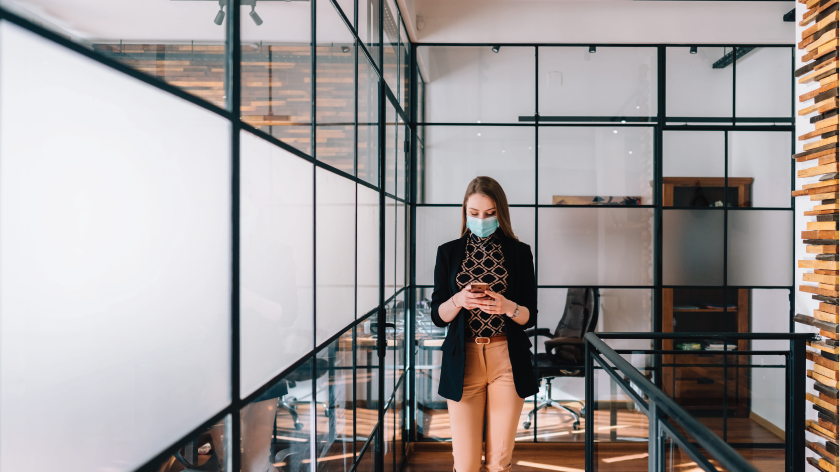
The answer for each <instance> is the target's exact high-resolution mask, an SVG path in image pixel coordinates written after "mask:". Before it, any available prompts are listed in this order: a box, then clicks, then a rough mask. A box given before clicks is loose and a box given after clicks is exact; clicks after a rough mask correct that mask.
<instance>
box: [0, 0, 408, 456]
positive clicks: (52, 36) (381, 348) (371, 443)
mask: <svg viewBox="0 0 840 472" xmlns="http://www.w3.org/2000/svg"><path fill="white" fill-rule="evenodd" d="M223 1H226V5H225V6H226V7H227V18H226V22H225V36H226V39H225V54H224V57H225V86H224V89H225V95H226V97H227V100H226V106H225V108H222V107H219V106H217V105H215V104H213V103H210V102H208V101H206V100H204V99H202V98H199V97H197V96H195V95H192V94H190V93H188V92H186V91H184V90H182V89H180V88H178V87H176V86H173V85H171V84H169V83H167V82H165V81H163V80H159V79H157V78H155V77H153V76H150V75H147V74H145V73H143V72H140V71H138V70H136V69H134V68H132V67H130V66H128V65H125V64H123V63H121V62H119V61H118V60H116V59H114V58H113V57H108V56H106V55H102V54H100V53H97V52H94V51H93V50H91V49H89V48H87V47H85V46H83V45H80V44H78V43H75V42H73V41H72V40H70V39H68V38H66V37H64V36H62V35H60V34H58V33H56V32H54V31H52V30H50V29H47V28H45V27H43V26H41V25H39V24H36V23H35V22H33V21H30V20H29V19H27V18H23V17H21V16H19V15H17V14H15V13H14V12H12V11H9V10H8V9H6V8H3V7H0V22H3V21H5V22H8V23H11V24H14V25H17V26H19V27H21V28H23V29H25V30H27V31H29V32H30V33H34V34H35V35H38V36H40V37H41V38H43V39H46V40H48V41H51V42H53V43H56V44H58V45H60V46H63V47H65V48H67V49H69V50H71V51H73V52H75V53H78V54H81V55H83V56H85V57H86V58H88V59H90V60H93V61H96V62H98V63H99V64H102V65H104V66H107V67H109V68H111V69H114V70H117V71H119V72H121V73H123V74H126V75H128V76H131V77H133V78H134V79H137V80H139V81H142V82H144V83H146V84H148V85H150V86H153V87H155V88H157V89H159V90H161V91H163V92H166V93H168V94H171V95H174V96H176V97H178V98H181V99H183V100H186V101H188V102H190V103H192V104H193V105H197V106H199V107H201V108H203V109H205V110H207V111H210V112H212V113H214V114H215V115H217V116H220V117H222V118H224V119H226V120H228V121H229V123H230V133H231V134H230V143H231V148H230V166H231V182H230V191H231V214H230V218H231V219H230V221H231V236H232V245H231V272H230V281H231V297H230V316H231V317H230V322H231V324H230V334H231V338H230V347H231V359H230V361H231V371H230V385H231V391H230V395H231V402H230V404H229V405H227V406H226V407H225V408H223V409H222V410H220V411H218V412H217V413H215V414H214V415H212V417H210V418H208V419H207V420H206V421H205V422H204V423H202V424H201V425H199V426H198V427H196V428H195V429H193V430H192V431H190V432H189V433H188V434H186V435H184V436H183V437H182V438H181V439H179V440H178V441H175V442H174V443H173V444H171V445H170V446H168V447H166V448H165V449H164V450H162V451H160V452H159V453H158V454H156V455H155V456H154V457H153V458H151V459H150V460H148V461H147V462H146V463H145V464H143V465H141V466H140V467H139V468H138V469H136V470H141V471H146V470H148V471H152V470H154V471H157V470H158V469H159V465H160V463H161V462H162V461H163V460H165V459H167V458H169V457H171V456H172V455H173V454H174V453H175V452H177V451H178V450H179V449H181V448H182V447H183V446H184V445H185V444H187V443H188V442H189V441H190V440H191V439H192V438H193V437H195V436H196V435H197V434H199V433H200V432H202V431H205V430H207V428H209V427H210V426H212V425H213V424H216V423H217V422H219V421H220V420H223V419H225V418H229V420H230V432H231V443H230V446H231V447H230V451H231V453H230V456H229V457H230V462H229V465H230V467H231V470H239V469H240V468H241V459H242V457H241V456H242V448H241V447H239V443H240V439H241V423H240V411H241V409H242V407H244V406H245V405H247V404H248V403H250V402H251V401H252V400H254V399H255V398H257V397H258V396H259V395H260V394H262V393H263V392H265V391H266V390H268V388H270V387H271V386H272V385H274V384H275V383H276V382H278V381H280V380H282V379H283V378H284V377H285V376H287V375H288V374H289V373H291V372H293V371H294V370H295V369H297V368H299V367H301V366H302V365H304V364H305V363H306V362H307V361H310V360H313V359H314V358H315V356H317V355H318V354H319V353H320V352H321V351H322V350H324V349H327V348H329V346H330V344H331V343H333V342H334V341H335V340H337V339H338V338H339V337H340V336H342V335H346V334H347V333H348V331H349V332H352V337H353V351H354V355H353V380H354V383H355V381H356V367H357V366H356V355H355V352H356V328H357V327H358V326H360V325H361V324H362V323H365V322H367V321H369V320H372V319H375V318H377V317H378V318H379V320H381V321H382V322H379V323H376V327H377V330H378V331H377V335H378V349H377V351H378V361H377V365H375V366H372V367H373V368H376V369H379V375H378V378H379V379H380V380H379V385H378V386H377V388H378V394H379V396H378V397H377V398H378V399H379V400H378V405H377V409H378V412H379V417H378V422H377V423H376V425H375V426H374V428H373V432H372V433H371V434H370V436H369V437H368V438H367V441H365V442H364V444H363V445H362V446H361V447H359V448H358V450H357V448H356V441H355V433H356V421H355V416H356V415H355V414H354V415H353V417H354V423H353V434H354V441H353V444H354V446H353V447H354V454H355V460H354V463H353V466H352V469H351V470H355V469H356V467H357V466H358V465H359V463H360V462H361V461H362V459H366V454H374V455H375V460H376V470H379V471H382V470H385V469H384V467H385V464H383V462H382V461H383V450H384V440H385V438H384V434H383V433H384V431H383V428H384V425H385V421H384V415H385V414H387V413H389V412H391V413H393V412H394V408H393V406H394V404H395V401H396V400H397V399H396V394H397V392H399V391H400V388H402V392H403V395H404V398H403V405H404V408H406V407H407V406H408V404H407V403H406V402H405V398H407V396H408V389H409V388H410V387H409V386H408V378H409V376H410V369H411V366H410V365H405V366H404V367H405V369H404V371H403V373H402V375H401V376H400V378H397V379H395V384H394V389H393V392H392V393H391V395H390V397H389V398H388V399H384V400H383V398H382V397H383V396H384V379H386V378H387V375H386V372H385V371H386V369H387V368H388V366H386V365H385V357H384V356H385V349H386V348H385V344H386V339H387V335H386V323H385V316H386V315H385V313H386V307H388V306H389V305H394V303H395V301H396V300H397V299H398V298H400V297H405V294H406V293H410V291H411V290H410V287H409V286H408V285H407V284H406V286H404V287H402V288H400V289H399V290H395V293H394V294H393V295H391V296H389V297H388V298H387V299H385V286H386V283H387V282H386V280H385V235H386V231H385V225H386V215H385V209H386V205H385V202H386V197H387V198H390V199H391V200H392V201H394V202H395V203H396V202H399V203H401V204H403V205H405V206H404V207H403V208H404V210H405V212H406V216H405V218H404V224H405V228H404V231H403V235H404V237H405V240H406V241H405V244H404V247H405V258H406V261H405V264H404V265H403V267H404V268H405V269H406V270H407V269H408V267H409V262H408V259H409V256H408V252H409V243H408V241H409V237H410V235H409V233H408V229H409V227H408V224H409V223H410V217H409V215H408V212H409V201H408V198H407V197H408V196H409V195H410V192H409V191H408V189H409V185H408V184H409V182H410V180H409V178H408V176H409V175H410V173H409V172H410V166H409V163H408V157H407V152H406V150H405V149H403V147H402V146H398V143H396V139H397V136H399V133H396V135H397V136H394V140H395V142H394V152H395V156H393V158H394V159H399V158H402V159H403V160H404V163H403V165H402V169H403V170H404V171H405V172H406V174H405V176H404V178H405V180H404V182H406V194H405V195H402V196H400V195H394V194H392V193H388V192H386V166H385V163H386V160H387V159H389V158H390V157H389V156H386V155H385V153H386V151H387V147H386V146H385V142H386V133H387V129H388V127H389V126H394V127H396V126H398V125H399V122H400V120H401V122H402V123H403V124H404V126H405V130H406V134H405V135H406V136H407V135H408V129H409V128H408V124H409V123H410V118H409V111H408V110H404V109H403V107H402V106H401V104H400V101H399V100H398V99H397V93H398V92H399V91H396V90H391V89H390V86H389V85H388V83H387V81H386V79H385V75H384V74H385V72H384V49H385V47H384V46H385V44H384V40H385V34H384V27H383V11H384V9H385V2H386V1H388V0H372V3H375V4H376V5H377V6H378V8H379V12H378V15H377V16H378V22H379V24H378V25H376V30H377V32H378V35H379V36H378V38H376V40H377V41H378V42H377V43H376V47H377V48H378V49H376V52H377V56H378V57H377V58H374V57H373V55H372V54H371V52H370V51H369V50H368V48H367V46H366V45H365V41H364V40H363V39H362V38H360V37H359V34H358V31H357V26H358V24H357V22H355V21H351V20H350V19H348V14H345V12H344V11H343V10H342V8H341V6H340V5H339V3H338V2H337V1H336V0H310V21H311V24H310V38H311V39H310V61H311V62H310V66H311V75H310V77H311V78H312V80H311V82H310V87H311V90H310V94H311V115H312V123H311V129H310V140H311V142H312V143H313V145H312V147H311V155H310V154H307V153H305V152H302V151H300V150H298V149H296V148H295V147H293V146H291V145H289V144H287V143H285V142H283V141H281V140H279V139H277V138H276V137H274V136H272V135H271V134H269V133H266V132H265V131H262V130H260V129H257V128H255V127H254V126H252V125H250V124H248V123H247V122H245V121H243V120H242V119H241V115H240V102H241V82H242V79H241V74H240V70H241V61H242V57H241V39H240V38H241V36H240V21H241V20H240V19H241V17H242V15H241V7H242V6H244V5H245V3H244V2H243V1H242V0H223ZM316 1H318V2H326V3H329V4H330V5H332V6H333V7H334V8H335V10H336V13H337V14H338V15H339V16H340V17H341V20H342V21H343V22H344V24H345V26H346V27H347V28H348V30H349V31H350V32H351V34H352V35H353V39H354V43H355V54H354V59H353V60H354V63H355V64H354V79H353V80H354V110H355V118H354V122H353V124H354V151H353V152H354V154H353V164H354V166H353V173H352V174H350V173H348V172H345V171H343V170H341V169H338V168H336V167H334V166H332V165H330V164H328V163H326V162H324V161H321V160H318V156H317V150H316V146H315V145H314V143H315V133H316V129H317V127H318V126H319V123H318V122H317V121H316V94H317V91H316V86H315V84H316V81H315V75H316V74H317V68H316V63H317V59H318V56H317V53H316V44H317V38H316V31H317V28H316V24H317V15H316V11H317V8H316ZM361 1H363V0H358V1H356V2H353V8H354V10H355V11H353V12H348V13H352V15H353V18H354V19H355V18H358V13H359V12H358V10H359V2H361ZM394 14H395V18H394V19H395V21H396V24H397V29H398V32H397V34H398V35H402V31H405V27H404V22H403V18H402V13H401V12H400V11H399V8H398V7H397V11H396V12H394ZM397 42H398V44H397V64H398V67H397V69H398V84H402V82H400V81H399V80H400V78H401V76H400V73H401V72H399V71H400V67H399V64H400V61H401V60H402V59H403V58H402V57H401V52H400V45H405V47H406V50H407V51H412V50H413V49H412V46H411V41H410V39H409V38H402V37H398V39H397ZM360 55H363V56H364V57H365V58H366V60H368V61H369V62H370V66H371V68H372V69H373V71H374V72H375V75H376V82H378V88H377V90H378V92H377V96H376V100H377V104H378V105H377V108H378V115H379V121H378V122H377V126H378V142H379V151H378V170H377V172H378V177H377V185H374V184H371V183H369V182H367V181H366V180H364V179H361V178H359V177H358V172H357V161H358V145H357V140H358V133H357V130H358V126H359V117H358V97H359V83H358V82H359V80H358V70H359V67H358V64H359V56H360ZM409 59H411V58H409ZM363 60H364V59H363ZM406 65H407V69H408V70H413V67H412V66H411V65H410V64H406ZM411 83H412V82H409V84H411ZM398 86H402V85H398ZM409 93H413V91H412V90H411V89H410V88H409ZM408 103H412V102H411V101H409V102H408ZM387 105H390V106H391V107H392V108H393V110H394V112H395V118H396V117H398V118H399V119H398V120H397V122H396V123H388V122H386V116H387V115H386V113H385V110H386V106H387ZM323 125H324V126H328V125H330V123H324V124H323ZM240 131H247V132H249V133H251V134H253V135H255V136H258V137H260V138H262V139H263V140H265V141H267V142H269V143H271V144H273V145H275V146H277V147H279V148H282V149H283V150H285V151H287V152H289V153H291V154H293V155H295V156H297V157H299V158H301V159H304V160H306V161H307V162H309V163H311V164H313V168H312V179H313V193H312V195H311V196H309V197H310V198H311V199H312V203H313V214H312V218H313V220H312V221H313V238H314V224H315V212H316V209H315V207H316V205H315V204H314V203H315V192H316V191H317V190H316V188H315V175H316V171H317V169H318V168H321V169H323V170H326V171H329V172H331V173H333V174H337V175H339V176H341V177H344V178H346V179H348V180H350V181H352V182H354V183H356V184H358V185H361V186H364V187H367V188H369V189H371V190H374V191H376V192H377V193H378V194H379V262H378V265H379V303H378V306H377V307H376V308H374V309H373V310H371V311H369V312H367V313H363V314H359V313H356V314H355V320H354V321H353V322H352V323H350V324H349V325H348V326H346V327H343V328H342V329H341V330H340V331H339V332H337V333H335V334H334V335H333V336H331V337H330V338H329V339H327V340H326V341H324V342H322V343H320V344H317V341H316V340H315V334H314V333H315V327H316V323H317V315H316V313H317V311H313V316H312V323H313V326H312V329H313V346H312V349H311V350H310V352H309V353H307V354H306V355H305V356H303V357H302V358H301V359H299V360H298V361H296V362H295V363H294V364H292V365H291V366H289V367H288V368H286V369H284V370H283V371H282V372H281V373H279V374H277V375H276V376H274V377H273V378H271V379H270V380H269V381H267V382H266V383H265V384H263V386H261V387H260V388H258V389H257V390H256V391H254V392H253V393H251V394H249V395H247V396H245V397H241V394H240V393H241V392H240V324H239V321H240V313H239V245H240V233H239V218H240V214H239V210H240V182H239V178H240V147H239V142H240ZM397 169H400V166H399V165H397V166H396V169H394V176H393V178H394V181H395V182H397V180H398V179H397V176H396V172H397ZM357 188H358V187H357ZM395 188H396V187H395ZM395 206H397V208H399V206H398V205H395ZM395 211H396V209H395ZM396 221H399V220H398V219H397V220H396ZM396 221H395V222H394V225H395V228H394V230H395V233H394V234H395V237H396V235H397V234H399V232H397V231H396V224H397V223H396ZM356 226H357V227H358V220H357V223H356ZM354 231H357V229H355V230H354ZM394 246H395V247H394V251H395V254H394V256H395V257H396V256H397V254H396V251H397V247H398V245H397V244H395V245H394ZM316 258H317V247H316V245H315V244H314V241H313V276H312V277H313V279H312V284H313V287H315V286H316V279H315V277H316V275H315V270H316V268H315V262H316ZM395 260H396V259H395ZM356 265H358V260H356ZM408 278H409V277H408V274H406V275H405V279H404V280H405V281H406V282H407V281H408ZM391 283H393V284H394V286H395V287H396V280H394V281H391ZM355 286H356V290H358V282H356V283H355ZM405 298H408V297H405ZM312 301H313V306H315V305H314V304H315V302H316V300H315V293H314V291H313V300H312ZM354 307H355V301H354ZM354 309H355V308H354ZM314 310H317V306H315V308H314ZM405 313H406V314H407V313H408V312H407V311H406V312H405ZM405 325H406V326H407V327H408V326H410V323H407V322H406V323H405ZM412 336H413V335H412ZM408 337H409V332H408V331H407V332H406V338H408ZM395 362H398V360H396V359H395ZM311 366H312V370H313V372H312V392H313V402H314V401H315V399H314V394H315V392H316V384H315V382H316V375H315V369H316V367H315V362H311ZM392 367H395V368H396V365H395V366H392ZM353 390H354V392H353V408H354V410H355V408H356V406H355V395H356V393H355V389H353ZM406 409H407V408H406ZM395 419H396V418H395ZM393 424H394V427H396V426H397V423H396V422H394V423H393ZM405 429H406V431H407V428H405ZM313 434H317V431H315V432H313ZM392 434H393V432H392ZM402 437H403V438H404V441H405V442H404V443H403V447H404V449H407V438H408V435H407V434H402ZM310 447H311V448H315V447H316V446H315V444H311V446H310ZM403 452H404V451H403ZM401 456H402V457H403V459H404V458H405V454H404V453H403V454H401ZM394 457H396V456H394ZM401 465H402V464H396V462H395V463H394V464H392V465H391V466H390V467H388V470H395V468H396V469H398V468H399V467H401Z"/></svg>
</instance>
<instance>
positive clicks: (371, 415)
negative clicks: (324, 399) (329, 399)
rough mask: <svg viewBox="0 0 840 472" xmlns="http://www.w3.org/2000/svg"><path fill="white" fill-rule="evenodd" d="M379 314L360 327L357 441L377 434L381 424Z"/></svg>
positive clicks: (358, 329) (357, 372)
mask: <svg viewBox="0 0 840 472" xmlns="http://www.w3.org/2000/svg"><path fill="white" fill-rule="evenodd" d="M377 318H378V314H376V313H374V314H373V315H371V316H370V318H368V319H366V320H365V321H363V322H361V323H359V324H358V325H356V417H355V418H356V438H357V440H359V438H366V437H368V436H370V435H371V433H373V430H374V428H375V427H376V423H377V422H378V421H379V410H378V407H379V379H380V375H381V370H380V368H379V356H378V355H377V352H376V344H377V339H378V338H377V336H376V320H377Z"/></svg>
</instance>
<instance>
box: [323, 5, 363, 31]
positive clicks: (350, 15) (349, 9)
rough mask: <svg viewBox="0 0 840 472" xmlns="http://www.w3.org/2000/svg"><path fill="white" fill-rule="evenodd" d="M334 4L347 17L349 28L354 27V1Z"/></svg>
mask: <svg viewBox="0 0 840 472" xmlns="http://www.w3.org/2000/svg"><path fill="white" fill-rule="evenodd" d="M322 1H323V0H322ZM335 3H337V4H338V6H339V8H340V9H341V12H342V13H344V16H346V17H347V21H349V22H350V26H354V25H355V24H356V22H355V18H356V13H355V10H356V0H335Z"/></svg>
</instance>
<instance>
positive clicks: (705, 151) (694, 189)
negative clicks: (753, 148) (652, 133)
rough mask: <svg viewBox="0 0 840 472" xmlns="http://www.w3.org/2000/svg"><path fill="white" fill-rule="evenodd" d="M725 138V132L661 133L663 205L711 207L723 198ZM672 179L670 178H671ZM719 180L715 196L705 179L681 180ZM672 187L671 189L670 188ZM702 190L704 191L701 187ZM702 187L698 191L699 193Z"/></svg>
mask: <svg viewBox="0 0 840 472" xmlns="http://www.w3.org/2000/svg"><path fill="white" fill-rule="evenodd" d="M725 153H726V136H725V134H724V133H723V132H722V131H666V132H664V133H662V155H663V158H662V175H664V176H665V177H666V178H665V180H664V182H663V184H666V185H665V187H664V190H663V202H662V204H663V205H664V206H708V204H710V203H714V201H715V200H722V199H723V190H722V188H723V175H724V168H725V161H724V159H725ZM669 177H671V179H669ZM687 177H716V178H717V180H715V181H714V184H715V185H714V186H715V187H720V190H711V191H712V192H713V193H714V194H710V195H709V196H707V195H706V193H708V192H709V191H710V190H708V189H706V188H705V187H710V186H712V185H711V184H707V183H706V182H705V180H700V179H694V180H693V181H692V180H691V179H689V180H688V181H686V182H684V181H682V180H680V178H687ZM668 184H670V189H669V185H668ZM701 187H702V188H701ZM698 188H699V190H698Z"/></svg>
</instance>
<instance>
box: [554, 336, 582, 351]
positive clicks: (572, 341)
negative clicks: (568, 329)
mask: <svg viewBox="0 0 840 472" xmlns="http://www.w3.org/2000/svg"><path fill="white" fill-rule="evenodd" d="M581 344H583V339H579V338H554V339H549V340H548V341H546V342H545V349H546V350H547V351H549V350H551V349H553V348H555V347H560V346H572V345H574V346H580V345H581Z"/></svg>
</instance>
